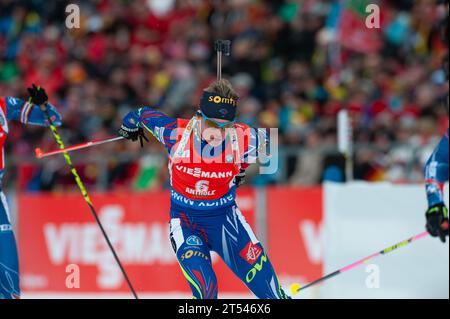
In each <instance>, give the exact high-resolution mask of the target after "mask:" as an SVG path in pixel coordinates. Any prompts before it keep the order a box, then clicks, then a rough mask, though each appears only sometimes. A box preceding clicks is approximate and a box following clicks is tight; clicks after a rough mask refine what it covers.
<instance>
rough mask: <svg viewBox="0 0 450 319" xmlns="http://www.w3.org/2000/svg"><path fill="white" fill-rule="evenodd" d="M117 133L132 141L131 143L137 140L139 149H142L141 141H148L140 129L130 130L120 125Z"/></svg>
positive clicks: (142, 143)
mask: <svg viewBox="0 0 450 319" xmlns="http://www.w3.org/2000/svg"><path fill="white" fill-rule="evenodd" d="M117 133H118V134H119V135H120V136H123V137H124V138H126V139H128V140H132V141H133V142H134V141H137V140H138V139H139V142H140V143H141V147H144V141H143V139H144V140H146V141H147V142H148V139H147V138H146V137H145V134H144V130H143V129H142V127H133V128H130V127H127V126H125V125H123V124H122V126H121V127H120V129H119V131H118V132H117Z"/></svg>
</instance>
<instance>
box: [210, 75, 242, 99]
mask: <svg viewBox="0 0 450 319" xmlns="http://www.w3.org/2000/svg"><path fill="white" fill-rule="evenodd" d="M205 91H206V92H209V93H216V94H218V95H220V96H222V97H225V98H232V99H234V100H237V99H239V95H238V94H237V93H236V91H235V90H234V88H233V86H232V85H231V83H230V81H228V80H226V79H220V80H218V81H214V82H213V83H211V84H210V85H209V86H208V87H207V88H206V89H205Z"/></svg>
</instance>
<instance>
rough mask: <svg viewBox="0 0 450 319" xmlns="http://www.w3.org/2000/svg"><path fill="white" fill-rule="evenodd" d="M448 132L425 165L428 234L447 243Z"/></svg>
mask: <svg viewBox="0 0 450 319" xmlns="http://www.w3.org/2000/svg"><path fill="white" fill-rule="evenodd" d="M448 152H449V150H448V131H447V133H446V134H445V136H444V137H443V138H442V139H441V141H440V142H439V144H438V146H437V147H436V149H435V150H434V151H433V153H432V154H431V156H430V158H429V159H428V161H427V163H426V165H425V178H426V193H427V200H428V209H427V212H426V214H425V216H426V220H427V225H426V228H427V230H428V232H429V233H430V234H431V235H432V236H434V237H438V236H439V237H440V239H441V241H443V242H445V237H446V236H448V234H449V230H448V226H449V225H448V209H447V207H446V206H445V204H444V196H443V195H444V194H443V193H444V192H443V189H444V183H445V182H446V181H448V173H449V170H448Z"/></svg>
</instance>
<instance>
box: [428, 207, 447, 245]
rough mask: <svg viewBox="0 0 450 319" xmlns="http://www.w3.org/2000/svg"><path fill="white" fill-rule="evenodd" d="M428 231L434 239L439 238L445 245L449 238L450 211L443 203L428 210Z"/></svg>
mask: <svg viewBox="0 0 450 319" xmlns="http://www.w3.org/2000/svg"><path fill="white" fill-rule="evenodd" d="M425 216H426V218H427V225H426V228H427V231H428V232H429V233H430V235H431V236H433V237H439V238H440V239H441V241H442V242H443V243H445V237H447V236H448V209H447V207H445V205H444V204H443V203H439V204H436V205H433V206H431V207H429V208H428V210H427V212H426V214H425Z"/></svg>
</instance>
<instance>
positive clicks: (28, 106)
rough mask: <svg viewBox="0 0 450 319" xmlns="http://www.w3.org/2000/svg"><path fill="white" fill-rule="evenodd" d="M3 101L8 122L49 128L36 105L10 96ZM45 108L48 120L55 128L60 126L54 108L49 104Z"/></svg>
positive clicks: (59, 120)
mask: <svg viewBox="0 0 450 319" xmlns="http://www.w3.org/2000/svg"><path fill="white" fill-rule="evenodd" d="M4 99H5V104H6V117H7V119H8V120H10V121H19V122H21V123H23V124H32V125H40V126H49V123H48V121H47V119H46V117H45V115H44V113H43V112H42V111H41V109H40V107H39V106H38V105H36V104H33V103H31V102H29V101H24V100H22V99H19V98H15V97H10V96H6V97H5V98H4ZM47 108H48V112H49V115H50V118H51V119H52V121H53V123H54V124H55V126H60V125H61V115H60V114H59V113H58V111H57V110H56V108H55V107H54V106H53V105H51V104H49V103H48V104H47Z"/></svg>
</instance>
